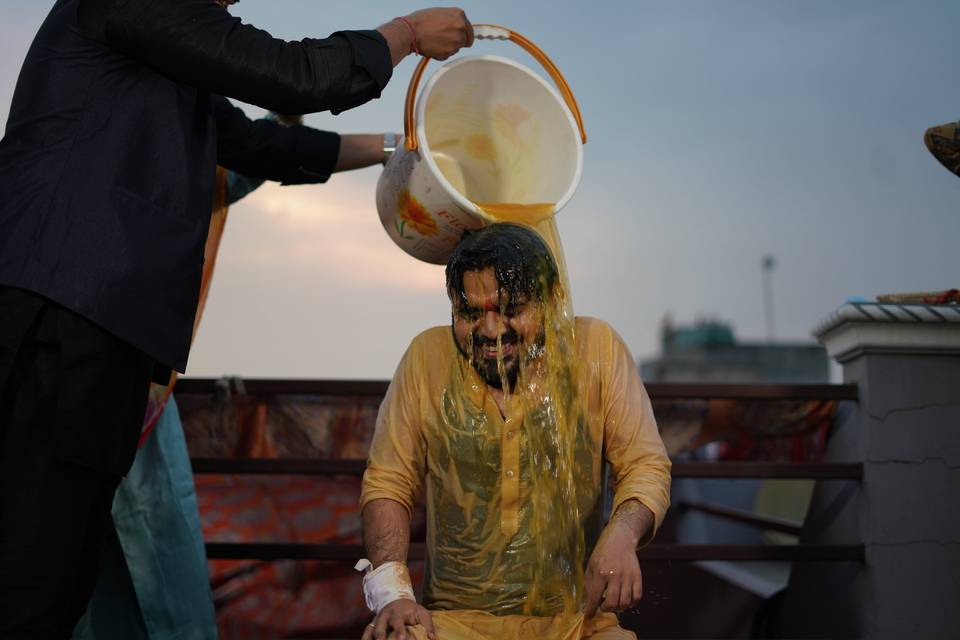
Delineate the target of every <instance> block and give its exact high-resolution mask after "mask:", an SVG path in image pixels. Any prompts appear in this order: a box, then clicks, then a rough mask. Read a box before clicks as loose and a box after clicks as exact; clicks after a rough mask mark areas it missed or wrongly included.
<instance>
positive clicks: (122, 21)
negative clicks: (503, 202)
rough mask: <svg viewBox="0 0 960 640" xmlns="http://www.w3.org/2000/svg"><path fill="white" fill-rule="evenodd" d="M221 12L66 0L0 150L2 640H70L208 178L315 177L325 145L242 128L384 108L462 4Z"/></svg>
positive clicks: (466, 26) (453, 34)
mask: <svg viewBox="0 0 960 640" xmlns="http://www.w3.org/2000/svg"><path fill="white" fill-rule="evenodd" d="M225 4H232V3H230V2H227V1H223V2H218V1H217V0H165V1H163V2H158V1H154V0H58V1H57V2H56V4H55V5H54V6H53V8H52V9H51V11H50V14H49V15H48V17H47V19H46V20H45V22H44V23H43V25H42V26H41V27H40V30H39V32H38V33H37V36H36V37H35V39H34V42H33V45H32V46H31V48H30V51H29V53H28V54H27V58H26V60H25V61H24V64H23V68H22V69H21V73H20V78H19V80H18V83H17V88H16V91H15V94H14V98H13V103H12V105H11V109H10V115H9V119H8V122H7V130H6V134H5V136H4V138H3V140H2V141H0V638H65V637H68V636H69V634H70V631H71V630H72V628H73V626H74V624H75V622H76V621H77V619H78V618H79V617H80V615H81V614H82V613H83V611H84V608H85V607H86V603H87V600H88V599H89V595H90V592H91V590H92V588H93V584H94V582H95V579H96V564H97V549H98V547H99V544H100V542H101V539H102V537H103V532H104V531H105V527H106V526H109V517H110V505H111V502H112V499H113V495H114V492H115V490H116V486H117V483H118V482H119V480H120V478H121V477H122V476H123V474H124V473H126V471H127V469H128V468H129V467H130V464H131V461H132V459H133V455H134V451H135V448H136V443H137V438H138V436H139V429H140V425H141V421H142V419H143V415H144V407H145V403H146V395H147V386H148V384H149V382H150V381H151V379H154V380H158V381H166V380H167V379H168V378H169V372H170V370H171V369H173V370H177V371H183V370H184V369H185V367H186V362H187V355H188V351H189V343H190V337H191V332H192V329H193V319H194V312H195V310H196V307H197V298H198V291H199V286H200V273H201V270H202V259H203V246H204V241H205V237H206V232H207V228H208V223H209V217H210V209H211V203H212V202H213V182H214V173H215V166H216V164H217V163H218V162H219V163H220V164H222V165H224V166H225V167H227V168H229V169H234V170H237V171H240V172H242V173H245V174H247V175H250V176H252V177H260V178H266V179H271V180H277V181H282V182H285V183H312V182H322V181H324V180H325V179H326V178H327V177H328V176H329V174H330V172H331V171H332V169H333V166H332V164H331V161H330V158H331V157H334V158H336V157H337V153H333V154H331V148H330V143H331V139H330V138H328V137H325V136H322V135H319V134H318V133H317V132H315V131H312V130H310V129H308V128H306V127H293V128H290V129H283V128H280V127H276V126H270V125H265V124H257V123H251V122H250V121H249V120H248V119H247V118H246V117H245V116H243V114H242V113H241V112H239V110H237V109H235V108H234V107H232V106H231V105H230V104H229V103H228V101H227V100H226V99H224V98H221V97H218V96H217V95H214V94H219V95H222V96H229V97H234V98H237V99H240V100H243V101H246V102H250V103H253V104H256V105H258V106H261V107H264V108H268V109H272V110H274V111H277V112H283V113H310V112H315V111H322V110H330V111H332V112H334V113H337V112H340V111H343V110H346V109H349V108H352V107H355V106H359V105H360V104H363V103H364V102H366V101H368V100H370V99H372V98H375V97H378V96H379V95H380V92H381V91H382V89H383V88H384V86H385V85H386V83H387V82H388V80H389V79H390V75H391V73H392V67H393V66H395V65H396V64H397V63H398V62H399V61H400V60H402V59H403V58H404V57H405V56H406V55H407V54H408V53H410V52H413V51H416V52H419V53H422V54H423V55H428V56H431V57H436V58H440V59H443V58H446V57H448V56H450V55H452V54H453V53H455V52H456V51H457V50H459V49H460V48H461V47H463V46H469V45H471V44H472V41H473V32H472V27H471V26H470V23H469V21H468V20H467V19H466V16H465V15H464V14H463V12H462V11H460V10H459V9H425V10H422V11H417V12H415V13H412V14H410V15H408V16H406V17H405V18H398V19H395V20H393V21H391V22H388V23H386V24H384V25H382V26H381V27H379V28H378V29H376V30H370V31H340V32H337V33H334V34H333V35H331V36H330V37H328V38H325V39H317V40H315V39H306V40H302V41H300V42H285V41H282V40H278V39H275V38H273V37H272V36H270V35H269V34H268V33H266V32H264V31H261V30H258V29H255V28H254V27H252V26H249V25H244V24H242V23H241V21H240V20H239V19H237V18H233V17H231V16H230V15H229V14H228V13H227V12H226V11H225V10H224V5H225Z"/></svg>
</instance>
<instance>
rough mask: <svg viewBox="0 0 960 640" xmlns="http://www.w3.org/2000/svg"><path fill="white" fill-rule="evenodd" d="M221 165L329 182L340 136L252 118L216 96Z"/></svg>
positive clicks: (285, 179) (289, 180)
mask: <svg viewBox="0 0 960 640" xmlns="http://www.w3.org/2000/svg"><path fill="white" fill-rule="evenodd" d="M212 100H213V111H214V115H215V117H216V121H217V163H218V164H220V165H222V166H224V167H226V168H227V169H231V170H233V171H236V172H237V173H240V174H243V175H245V176H250V177H251V178H263V179H265V180H274V181H277V182H282V183H284V184H313V183H317V182H326V181H327V179H328V178H329V177H330V174H332V173H333V169H334V167H335V166H336V164H337V158H338V156H339V155H340V136H339V135H337V134H336V133H330V132H329V131H319V130H317V129H312V128H310V127H305V126H302V125H297V126H293V127H284V126H282V125H279V124H277V123H276V122H273V121H271V120H264V119H260V120H251V119H250V118H248V117H247V116H246V114H245V113H244V112H243V111H242V110H241V109H240V108H238V107H235V106H233V105H232V104H230V101H229V100H227V99H226V98H223V97H221V96H214V97H213V98H212Z"/></svg>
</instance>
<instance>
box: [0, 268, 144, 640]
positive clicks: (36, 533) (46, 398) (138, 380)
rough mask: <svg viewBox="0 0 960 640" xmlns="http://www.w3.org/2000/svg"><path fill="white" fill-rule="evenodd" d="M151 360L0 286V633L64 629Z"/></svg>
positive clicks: (126, 449)
mask: <svg viewBox="0 0 960 640" xmlns="http://www.w3.org/2000/svg"><path fill="white" fill-rule="evenodd" d="M152 369H153V361H152V359H151V358H149V357H148V356H146V355H145V354H144V353H142V352H141V351H139V350H138V349H136V348H134V347H132V346H131V345H129V344H127V343H125V342H123V341H121V340H119V339H118V338H116V337H114V336H112V335H110V334H109V333H107V332H106V331H104V330H103V329H101V328H99V327H98V326H96V325H94V324H92V323H91V322H89V321H88V320H86V319H84V318H82V317H81V316H79V315H77V314H75V313H73V312H72V311H69V310H67V309H65V308H63V307H61V306H59V305H57V304H55V303H53V302H51V301H49V300H46V299H44V298H42V297H40V296H37V295H35V294H33V293H30V292H27V291H23V290H21V289H14V288H10V287H2V286H0V638H2V639H3V640H7V639H14V638H15V639H17V640H19V639H21V638H31V639H32V638H69V637H70V634H71V632H72V630H73V627H74V625H75V624H76V622H77V620H78V619H79V618H80V616H81V615H83V613H84V611H85V610H86V606H87V603H88V601H89V599H90V595H91V593H92V592H93V588H94V585H95V583H96V577H97V566H98V550H99V546H100V543H101V541H102V540H103V538H104V536H105V535H106V533H107V532H108V531H109V527H112V522H111V520H110V507H111V504H112V503H113V496H114V493H115V492H116V489H117V484H118V483H119V481H120V479H121V477H122V476H123V475H124V474H125V473H126V471H127V470H128V469H129V468H130V465H131V464H132V463H133V457H134V455H135V454H136V446H137V439H138V437H139V434H140V427H141V424H142V422H143V415H144V411H145V409H146V400H147V391H148V388H149V383H150V377H151V373H152Z"/></svg>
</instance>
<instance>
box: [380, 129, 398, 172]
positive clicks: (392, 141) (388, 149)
mask: <svg viewBox="0 0 960 640" xmlns="http://www.w3.org/2000/svg"><path fill="white" fill-rule="evenodd" d="M396 150H397V134H395V133H393V132H392V131H388V132H386V133H384V134H383V164H387V160H389V159H390V156H392V155H393V152H394V151H396Z"/></svg>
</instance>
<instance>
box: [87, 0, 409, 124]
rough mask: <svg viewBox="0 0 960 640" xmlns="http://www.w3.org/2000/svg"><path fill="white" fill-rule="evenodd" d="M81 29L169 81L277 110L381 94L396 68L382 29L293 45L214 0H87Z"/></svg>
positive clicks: (350, 102) (335, 107) (344, 104)
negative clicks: (162, 75) (151, 68)
mask: <svg viewBox="0 0 960 640" xmlns="http://www.w3.org/2000/svg"><path fill="white" fill-rule="evenodd" d="M79 18H80V25H81V29H82V30H83V32H84V33H85V34H86V35H88V36H89V37H92V38H94V39H96V40H99V41H101V42H103V43H104V44H106V45H108V46H110V47H111V48H114V49H116V50H118V51H120V52H122V53H125V54H127V55H130V56H133V57H135V58H137V59H139V60H142V61H143V62H144V63H146V64H148V65H150V66H151V67H154V68H155V69H157V70H159V71H160V72H161V73H163V74H164V75H167V76H169V77H170V78H172V79H174V80H176V81H178V82H183V83H185V84H189V85H193V86H196V87H199V88H203V89H209V90H210V91H211V92H213V93H217V94H220V95H225V96H230V97H233V98H237V99H238V100H242V101H244V102H249V103H251V104H255V105H257V106H260V107H263V108H265V109H270V110H272V111H275V112H277V113H312V112H315V111H327V110H330V111H332V112H334V113H339V112H340V111H344V110H346V109H350V108H352V107H356V106H359V105H361V104H363V103H364V102H367V101H368V100H370V99H372V98H378V97H380V92H381V91H382V90H383V88H384V87H385V86H386V84H387V82H388V81H389V80H390V76H391V74H392V73H393V67H392V65H391V60H390V49H389V47H388V46H387V42H386V40H385V39H384V38H383V36H382V35H380V33H378V32H377V31H339V32H337V33H334V34H333V35H331V36H330V37H329V38H325V39H311V38H308V39H305V40H301V41H299V42H287V41H284V40H278V39H277V38H274V37H273V36H271V35H270V34H269V33H267V32H266V31H262V30H260V29H257V28H256V27H253V26H251V25H247V24H243V23H242V22H241V21H240V19H239V18H235V17H233V16H231V15H230V14H229V13H228V12H227V10H226V9H224V8H223V7H221V6H219V5H218V4H217V3H216V2H215V1H214V0H81V4H80V13H79Z"/></svg>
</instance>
